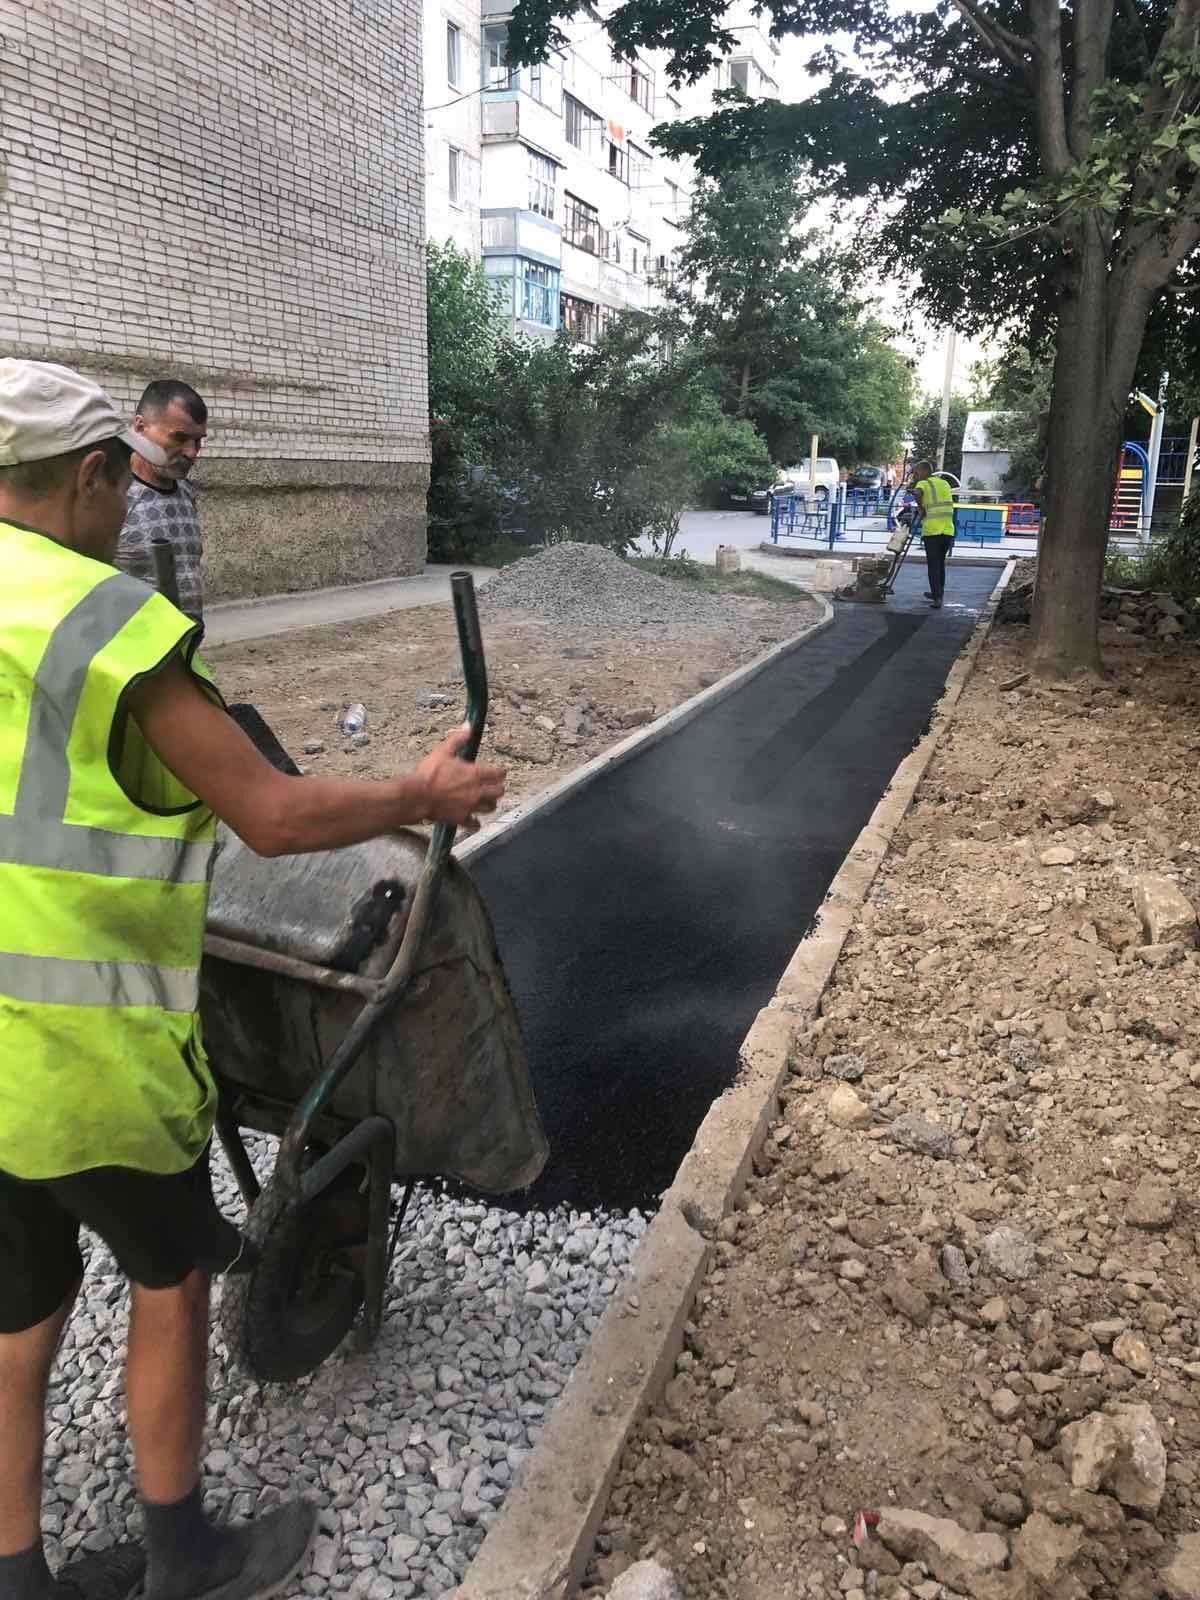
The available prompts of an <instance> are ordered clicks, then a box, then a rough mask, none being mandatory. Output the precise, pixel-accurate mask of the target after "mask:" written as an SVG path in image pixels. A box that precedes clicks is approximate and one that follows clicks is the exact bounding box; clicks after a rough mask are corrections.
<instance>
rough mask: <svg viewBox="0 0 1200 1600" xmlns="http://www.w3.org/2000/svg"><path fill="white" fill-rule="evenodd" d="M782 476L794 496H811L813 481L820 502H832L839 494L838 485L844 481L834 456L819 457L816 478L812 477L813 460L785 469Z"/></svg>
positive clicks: (814, 490)
mask: <svg viewBox="0 0 1200 1600" xmlns="http://www.w3.org/2000/svg"><path fill="white" fill-rule="evenodd" d="M781 476H782V478H783V482H784V483H786V484H787V486H788V488H789V489H790V490H791V491H792V493H793V494H803V495H807V494H809V493H810V481H811V484H812V486H813V492H814V495H815V498H816V499H818V500H831V499H832V498H833V496H834V495H835V494H836V493H837V486H838V484H839V483H840V482H841V481H842V475H841V471H840V469H839V467H838V464H837V462H836V461H835V460H834V459H833V457H832V456H818V457H817V470H816V475H815V477H813V476H812V461H811V459H810V460H808V461H801V462H799V463H798V464H797V465H796V466H794V467H785V468H784V469H783V472H782V474H781ZM780 487H781V488H782V487H783V485H782V484H781V485H780Z"/></svg>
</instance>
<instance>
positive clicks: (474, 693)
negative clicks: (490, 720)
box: [429, 572, 488, 860]
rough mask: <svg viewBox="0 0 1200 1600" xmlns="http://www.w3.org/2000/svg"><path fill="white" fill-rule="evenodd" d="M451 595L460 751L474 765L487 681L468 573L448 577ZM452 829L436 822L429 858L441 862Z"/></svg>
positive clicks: (472, 583)
mask: <svg viewBox="0 0 1200 1600" xmlns="http://www.w3.org/2000/svg"><path fill="white" fill-rule="evenodd" d="M450 595H451V598H452V599H453V601H454V621H455V623H456V624H457V627H458V649H459V654H460V656H461V657H462V669H463V681H464V682H465V684H466V686H467V709H466V713H465V715H464V717H463V720H464V721H465V722H466V723H467V724H468V725H469V726H470V729H471V732H470V735H469V736H468V738H467V742H466V743H465V744H464V745H463V747H462V749H461V750H460V751H459V753H458V754H459V759H460V760H462V761H474V759H475V757H476V756H477V755H478V754H479V745H480V742H481V741H482V739H483V730H484V728H485V727H486V726H487V714H488V678H487V661H486V659H485V658H484V654H483V632H482V630H481V628H480V626H479V607H478V605H477V604H476V601H475V580H474V578H473V577H472V576H471V574H470V573H469V572H452V573H451V574H450ZM454 832H455V830H454V828H453V827H452V826H451V825H450V824H449V823H448V822H439V823H438V825H437V827H436V828H435V829H434V830H433V838H432V840H431V842H430V847H429V848H430V854H431V855H432V856H433V857H434V858H435V859H437V860H444V859H445V858H446V856H447V855H449V853H450V847H451V845H452V844H453V843H454Z"/></svg>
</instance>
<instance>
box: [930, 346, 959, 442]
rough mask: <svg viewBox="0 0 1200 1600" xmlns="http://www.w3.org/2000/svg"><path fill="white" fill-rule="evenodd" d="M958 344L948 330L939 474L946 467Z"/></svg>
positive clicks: (939, 432) (939, 437)
mask: <svg viewBox="0 0 1200 1600" xmlns="http://www.w3.org/2000/svg"><path fill="white" fill-rule="evenodd" d="M957 342H958V335H957V334H956V333H955V331H954V329H953V328H951V329H950V337H949V338H948V339H947V340H946V375H945V377H944V378H943V379H942V410H941V415H940V416H939V417H938V443H937V460H936V462H935V463H934V466H935V467H936V469H937V471H938V472H940V471H941V470H942V468H943V467H944V466H945V465H946V434H947V432H948V430H949V427H950V390H951V389H952V388H953V386H954V347H955V345H956V344H957Z"/></svg>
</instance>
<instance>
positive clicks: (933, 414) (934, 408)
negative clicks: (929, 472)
mask: <svg viewBox="0 0 1200 1600" xmlns="http://www.w3.org/2000/svg"><path fill="white" fill-rule="evenodd" d="M969 409H970V407H969V406H968V404H967V402H966V401H965V400H963V399H962V398H961V397H960V396H958V395H951V397H950V421H949V423H948V425H947V427H946V454H945V458H944V462H943V465H944V466H945V468H946V471H947V472H952V473H953V474H954V475H955V477H956V478H957V477H961V476H962V445H963V433H964V432H965V430H966V426H967V412H968V411H969ZM941 419H942V402H941V401H940V400H930V399H927V400H925V401H924V402H923V404H922V405H921V407H920V408H919V410H918V411H917V412H916V413H915V415H914V416H913V419H912V422H911V424H910V431H911V433H912V459H913V460H914V461H934V462H936V461H937V447H938V434H939V432H940V426H939V425H940V423H941Z"/></svg>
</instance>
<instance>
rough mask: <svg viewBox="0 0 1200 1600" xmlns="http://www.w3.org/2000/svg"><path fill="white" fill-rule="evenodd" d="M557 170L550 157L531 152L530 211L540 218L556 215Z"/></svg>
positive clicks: (534, 151)
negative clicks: (555, 188)
mask: <svg viewBox="0 0 1200 1600" xmlns="http://www.w3.org/2000/svg"><path fill="white" fill-rule="evenodd" d="M556 171H557V169H556V168H555V165H554V163H553V161H551V160H550V158H549V156H540V155H538V153H537V151H536V150H531V151H530V152H529V209H530V211H536V212H537V214H538V216H539V217H553V215H554V182H555V174H556Z"/></svg>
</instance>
